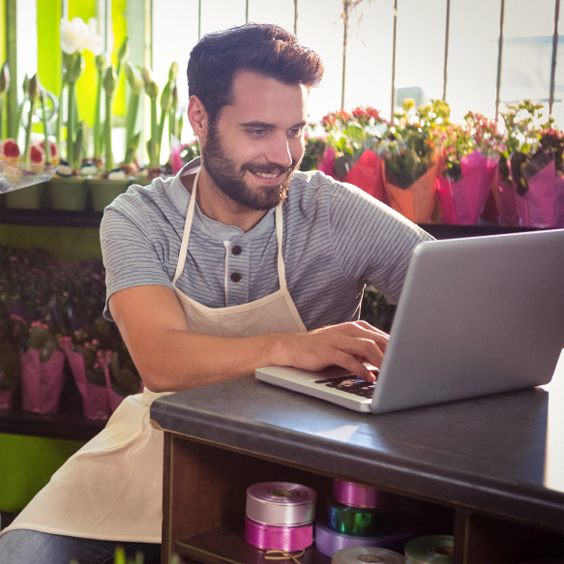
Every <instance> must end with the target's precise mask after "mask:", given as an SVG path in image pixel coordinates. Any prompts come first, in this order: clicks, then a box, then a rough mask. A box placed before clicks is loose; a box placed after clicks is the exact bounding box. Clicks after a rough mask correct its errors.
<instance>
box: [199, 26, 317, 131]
mask: <svg viewBox="0 0 564 564" xmlns="http://www.w3.org/2000/svg"><path fill="white" fill-rule="evenodd" d="M242 70H248V71H253V72H256V73H258V74H261V75H263V76H265V77H268V78H274V79H276V80H278V81H280V82H283V83H285V84H303V85H304V86H306V88H308V89H309V88H311V87H313V86H317V85H318V84H319V82H320V81H321V78H322V77H323V63H322V62H321V59H320V58H319V55H318V54H317V53H316V52H315V51H312V50H311V49H308V48H307V47H303V46H302V45H300V44H299V43H298V40H297V38H296V36H295V35H292V34H291V33H289V32H287V31H286V30H285V29H283V28H281V27H279V26H277V25H272V24H254V23H248V24H245V25H242V26H240V27H233V28H231V29H228V30H225V31H219V32H214V33H210V34H208V35H205V36H204V37H203V38H202V39H201V41H200V42H199V43H198V44H197V45H196V46H195V47H194V48H193V49H192V52H191V53H190V60H189V61H188V94H189V95H190V96H197V97H198V98H199V99H200V101H201V102H202V104H203V105H204V107H205V108H206V111H207V113H208V116H209V119H210V121H211V122H212V123H214V122H215V121H216V119H217V117H218V116H219V113H220V111H221V109H222V108H223V106H226V105H228V104H232V103H233V102H232V98H233V81H234V79H235V76H236V75H237V73H238V72H240V71H242Z"/></svg>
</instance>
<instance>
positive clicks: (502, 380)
mask: <svg viewBox="0 0 564 564" xmlns="http://www.w3.org/2000/svg"><path fill="white" fill-rule="evenodd" d="M563 347H564V229H555V230H547V231H538V232H527V233H517V234H508V235H494V236H486V237H473V238H465V239H449V240H442V241H429V242H424V243H420V244H419V245H418V246H417V247H416V248H415V250H414V252H413V256H412V258H411V262H410V265H409V269H408V272H407V277H406V280H405V284H404V288H403V292H402V295H401V299H400V301H399V304H398V308H397V310H396V315H395V319H394V323H393V327H392V330H391V335H390V341H389V344H388V347H387V350H386V354H385V356H384V361H383V364H382V367H381V369H380V371H379V373H378V374H377V380H376V382H375V383H374V384H368V383H366V382H364V381H363V380H360V379H357V378H356V377H354V376H352V375H351V374H350V373H347V372H346V371H345V370H343V369H341V368H337V367H332V368H329V369H326V370H323V371H321V372H308V371H305V370H299V369H296V368H289V367H279V366H274V367H266V368H260V369H258V370H256V371H255V376H256V377H257V378H258V379H259V380H262V381H264V382H268V383H270V384H275V385H277V386H282V387H284V388H288V389H290V390H295V391H297V392H302V393H305V394H309V395H311V396H315V397H317V398H321V399H325V400H327V401H330V402H333V403H336V404H339V405H342V406H343V407H348V408H350V409H354V410H357V411H366V412H367V411H371V412H372V413H384V412H387V411H395V410H398V409H406V408H411V407H417V406H422V405H430V404H436V403H442V402H447V401H453V400H458V399H463V398H471V397H477V396H484V395H488V394H495V393H498V392H505V391H510V390H517V389H522V388H529V387H533V386H540V385H544V384H547V383H548V382H549V381H550V379H551V378H552V374H553V373H554V369H555V367H556V364H557V361H558V357H559V356H560V353H561V352H562V348H563Z"/></svg>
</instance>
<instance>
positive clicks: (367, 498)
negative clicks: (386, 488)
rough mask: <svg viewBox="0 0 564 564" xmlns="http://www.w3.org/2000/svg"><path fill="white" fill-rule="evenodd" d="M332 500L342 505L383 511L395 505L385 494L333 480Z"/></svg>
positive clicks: (351, 483) (373, 489) (390, 497)
mask: <svg viewBox="0 0 564 564" xmlns="http://www.w3.org/2000/svg"><path fill="white" fill-rule="evenodd" d="M333 499H336V500H337V501H338V502H340V503H342V504H343V505H352V506H353V507H367V508H370V509H384V508H387V507H392V506H393V505H395V503H394V497H393V496H392V495H390V494H388V493H386V492H381V491H379V490H377V489H376V488H370V487H368V486H362V485H360V484H354V483H353V482H345V481H344V480H333Z"/></svg>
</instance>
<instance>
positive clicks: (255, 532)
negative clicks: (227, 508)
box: [245, 517, 313, 552]
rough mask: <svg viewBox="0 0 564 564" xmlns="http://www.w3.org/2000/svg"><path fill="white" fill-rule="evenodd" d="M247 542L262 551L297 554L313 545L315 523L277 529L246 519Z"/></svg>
mask: <svg viewBox="0 0 564 564" xmlns="http://www.w3.org/2000/svg"><path fill="white" fill-rule="evenodd" d="M245 540H246V541H247V542H248V543H249V544H250V545H251V546H253V547H255V548H258V549H260V550H285V551H286V552H295V551H296V550H302V549H305V548H307V547H308V546H311V545H312V544H313V523H309V524H308V525H300V526H298V527H276V526H275V525H265V524H264V523H257V522H256V521H253V520H251V519H249V518H248V517H245Z"/></svg>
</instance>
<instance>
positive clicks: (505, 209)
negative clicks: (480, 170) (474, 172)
mask: <svg viewBox="0 0 564 564" xmlns="http://www.w3.org/2000/svg"><path fill="white" fill-rule="evenodd" d="M497 192H498V208H499V221H500V223H501V225H503V226H504V227H519V226H520V225H521V220H520V218H519V211H518V210H517V191H516V190H515V185H514V184H513V183H512V182H506V181H505V180H502V179H501V177H500V176H499V175H498V181H497Z"/></svg>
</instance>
